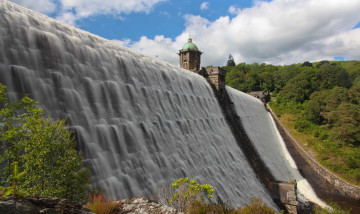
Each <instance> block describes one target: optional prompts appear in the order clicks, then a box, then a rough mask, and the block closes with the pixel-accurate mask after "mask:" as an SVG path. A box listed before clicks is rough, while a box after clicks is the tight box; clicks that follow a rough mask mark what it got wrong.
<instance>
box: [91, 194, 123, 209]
mask: <svg viewBox="0 0 360 214" xmlns="http://www.w3.org/2000/svg"><path fill="white" fill-rule="evenodd" d="M120 206H121V204H119V203H116V202H111V200H110V199H109V198H106V197H103V195H102V194H101V193H99V194H96V193H94V194H92V195H89V199H88V203H87V204H86V205H85V207H87V208H89V209H90V210H91V211H92V212H94V213H96V214H113V213H117V212H118V211H119V209H120Z"/></svg>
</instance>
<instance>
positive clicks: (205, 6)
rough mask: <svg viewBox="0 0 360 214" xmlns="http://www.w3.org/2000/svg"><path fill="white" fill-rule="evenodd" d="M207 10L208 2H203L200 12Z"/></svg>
mask: <svg viewBox="0 0 360 214" xmlns="http://www.w3.org/2000/svg"><path fill="white" fill-rule="evenodd" d="M208 8H209V2H206V1H204V2H203V3H201V5H200V10H207V9H208Z"/></svg>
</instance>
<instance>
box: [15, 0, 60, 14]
mask: <svg viewBox="0 0 360 214" xmlns="http://www.w3.org/2000/svg"><path fill="white" fill-rule="evenodd" d="M10 1H11V2H14V3H16V4H18V5H21V6H24V7H26V8H29V9H31V10H34V11H37V12H39V13H45V14H50V13H53V12H54V11H55V9H56V4H55V3H54V2H53V1H52V0H10Z"/></svg>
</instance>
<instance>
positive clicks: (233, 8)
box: [229, 5, 241, 15]
mask: <svg viewBox="0 0 360 214" xmlns="http://www.w3.org/2000/svg"><path fill="white" fill-rule="evenodd" d="M240 12H241V9H240V8H238V7H236V6H234V5H231V6H230V7H229V13H230V14H232V15H236V14H239V13H240Z"/></svg>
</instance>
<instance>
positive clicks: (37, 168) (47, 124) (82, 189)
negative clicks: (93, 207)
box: [0, 84, 89, 201]
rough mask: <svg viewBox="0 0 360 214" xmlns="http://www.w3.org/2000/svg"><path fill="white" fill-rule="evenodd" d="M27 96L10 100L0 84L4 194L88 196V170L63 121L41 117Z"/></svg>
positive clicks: (0, 158)
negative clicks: (83, 164) (83, 166)
mask: <svg viewBox="0 0 360 214" xmlns="http://www.w3.org/2000/svg"><path fill="white" fill-rule="evenodd" d="M36 104H37V103H36V102H35V101H33V100H32V99H30V98H29V97H27V96H25V97H24V98H23V99H21V100H20V101H16V102H11V103H10V102H9V101H8V98H7V91H6V88H5V86H3V85H1V84H0V175H1V178H0V182H1V184H0V185H1V186H2V188H1V191H2V193H3V194H5V195H8V194H12V195H15V196H16V195H18V194H20V195H22V196H24V195H25V196H26V195H41V196H52V197H58V198H64V199H69V200H73V201H84V200H86V196H87V193H86V191H87V190H88V187H89V175H88V171H87V169H85V168H82V157H81V154H80V153H78V152H77V151H76V149H75V147H76V142H75V139H74V137H73V136H72V133H71V132H70V131H69V130H68V129H67V127H66V126H65V121H55V122H52V121H50V119H44V118H43V116H44V114H43V110H42V109H40V108H36Z"/></svg>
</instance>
